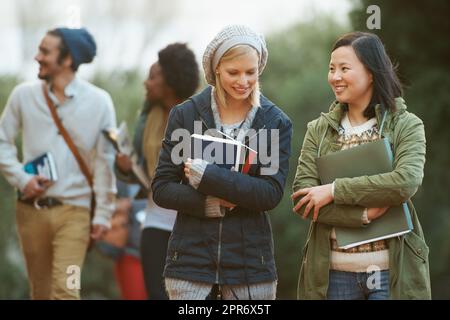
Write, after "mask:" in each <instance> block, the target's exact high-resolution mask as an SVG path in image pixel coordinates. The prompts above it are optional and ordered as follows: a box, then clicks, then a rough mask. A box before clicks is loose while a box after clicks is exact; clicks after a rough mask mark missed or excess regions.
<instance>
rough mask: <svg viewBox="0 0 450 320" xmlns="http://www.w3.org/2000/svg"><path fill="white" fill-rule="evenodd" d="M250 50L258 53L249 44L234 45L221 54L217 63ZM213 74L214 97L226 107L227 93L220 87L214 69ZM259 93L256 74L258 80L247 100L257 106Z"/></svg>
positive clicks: (247, 52) (248, 52)
mask: <svg viewBox="0 0 450 320" xmlns="http://www.w3.org/2000/svg"><path fill="white" fill-rule="evenodd" d="M252 52H255V53H256V54H258V52H257V51H256V50H255V49H254V48H253V47H251V46H249V45H238V46H235V47H233V48H231V49H230V50H228V51H227V52H225V54H224V55H223V56H222V58H220V61H219V65H220V63H221V62H222V61H230V60H233V59H235V58H237V57H239V56H243V55H246V54H250V53H252ZM257 72H258V71H257ZM214 75H215V78H216V81H215V82H216V84H215V87H216V98H217V100H218V102H219V104H220V106H223V107H225V108H226V106H227V99H226V96H227V93H226V91H225V89H224V88H223V87H222V84H221V83H220V79H218V76H219V75H218V74H217V73H216V72H215V70H214ZM260 95H261V90H260V88H259V76H258V80H256V83H255V87H254V88H253V90H252V92H251V93H250V95H249V96H248V98H247V100H248V102H249V103H250V104H251V105H252V106H259V96H260Z"/></svg>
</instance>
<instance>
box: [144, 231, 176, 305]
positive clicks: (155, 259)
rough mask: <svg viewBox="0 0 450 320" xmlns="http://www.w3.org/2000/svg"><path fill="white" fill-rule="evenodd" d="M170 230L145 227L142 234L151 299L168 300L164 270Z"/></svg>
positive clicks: (145, 272) (146, 286)
mask: <svg viewBox="0 0 450 320" xmlns="http://www.w3.org/2000/svg"><path fill="white" fill-rule="evenodd" d="M169 237H170V231H165V230H160V229H156V228H145V229H144V230H142V235H141V262H142V270H143V272H144V280H145V288H146V289H147V294H148V299H149V300H168V299H169V298H168V296H167V294H166V290H165V286H164V278H163V271H164V266H165V264H166V253H167V243H168V241H169Z"/></svg>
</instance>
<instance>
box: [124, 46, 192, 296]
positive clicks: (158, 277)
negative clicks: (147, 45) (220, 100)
mask: <svg viewBox="0 0 450 320" xmlns="http://www.w3.org/2000/svg"><path fill="white" fill-rule="evenodd" d="M198 83H199V68H198V64H197V62H196V60H195V55H194V53H193V52H192V50H190V49H189V48H188V47H187V46H186V44H183V43H173V44H170V45H168V46H167V47H165V48H164V49H162V50H161V51H159V52H158V61H157V62H155V63H154V64H152V66H151V67H150V72H149V76H148V79H147V80H146V81H145V82H144V85H145V89H146V91H147V96H146V101H145V104H144V107H143V109H142V112H141V115H140V117H139V119H138V122H137V125H136V132H135V135H134V141H133V144H134V149H135V150H136V152H137V154H138V157H139V161H141V163H142V164H143V166H144V167H145V168H146V173H147V175H148V176H149V178H150V179H152V178H153V176H154V173H155V169H156V165H157V163H158V156H159V151H160V149H161V141H162V139H163V137H164V130H165V128H166V125H167V119H168V116H169V112H170V110H171V109H172V107H173V106H175V105H177V104H179V103H181V102H183V101H184V100H185V99H187V98H188V97H189V96H191V95H192V94H194V92H195V90H196V89H197V87H198ZM116 166H117V169H118V170H116V172H117V176H118V178H119V179H124V180H126V181H128V182H136V180H137V179H136V177H134V175H133V173H132V171H131V161H130V159H129V158H128V157H127V156H126V155H123V154H118V155H117V157H116ZM141 194H142V193H141ZM138 196H139V195H138ZM141 196H144V197H148V204H147V207H146V209H145V212H146V218H145V222H144V224H143V231H142V234H141V241H140V252H141V261H142V269H143V272H144V279H145V287H146V289H147V294H148V298H149V299H156V300H165V299H167V295H166V293H165V289H164V284H163V278H162V273H163V269H164V263H165V258H166V251H167V242H168V239H169V236H170V233H171V231H172V228H173V225H174V223H175V218H176V211H174V210H168V209H165V208H161V207H160V206H158V205H157V204H155V202H154V201H153V199H152V193H151V192H150V193H149V194H146V193H144V194H143V195H141Z"/></svg>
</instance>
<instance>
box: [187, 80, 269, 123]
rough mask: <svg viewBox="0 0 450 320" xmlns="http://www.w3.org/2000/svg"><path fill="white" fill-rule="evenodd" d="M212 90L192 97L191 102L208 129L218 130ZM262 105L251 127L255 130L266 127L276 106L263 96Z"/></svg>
mask: <svg viewBox="0 0 450 320" xmlns="http://www.w3.org/2000/svg"><path fill="white" fill-rule="evenodd" d="M211 90H212V87H211V86H208V87H206V88H205V89H204V90H203V91H202V92H200V93H198V94H196V95H194V96H193V97H191V100H192V101H193V103H194V105H195V108H196V109H197V112H198V113H199V115H200V120H201V121H202V122H203V123H204V125H205V126H206V127H207V128H208V129H212V128H216V124H215V122H214V115H213V113H212V110H211ZM260 105H261V106H260V107H259V108H258V111H257V112H256V115H255V118H254V120H253V122H252V125H251V128H252V129H255V130H259V129H262V128H263V127H264V126H265V123H266V114H267V113H268V112H267V111H268V110H269V109H270V108H271V107H272V106H274V104H273V103H272V102H271V101H270V100H269V99H267V98H266V97H264V96H263V95H261V97H260Z"/></svg>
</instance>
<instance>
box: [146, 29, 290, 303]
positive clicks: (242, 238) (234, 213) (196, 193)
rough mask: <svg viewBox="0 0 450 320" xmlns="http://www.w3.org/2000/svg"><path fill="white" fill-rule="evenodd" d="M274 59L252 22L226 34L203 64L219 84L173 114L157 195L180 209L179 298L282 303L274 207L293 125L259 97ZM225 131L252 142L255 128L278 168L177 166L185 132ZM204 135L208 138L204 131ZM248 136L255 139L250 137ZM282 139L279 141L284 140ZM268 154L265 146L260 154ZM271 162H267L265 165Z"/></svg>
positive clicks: (174, 288) (169, 263)
mask: <svg viewBox="0 0 450 320" xmlns="http://www.w3.org/2000/svg"><path fill="white" fill-rule="evenodd" d="M266 61H267V49H266V44H265V42H264V38H263V37H262V36H260V35H259V34H257V33H255V32H254V31H252V30H251V29H249V28H248V27H245V26H238V25H233V26H229V27H226V28H225V29H223V30H222V31H221V32H219V34H217V35H216V37H215V38H214V39H213V40H212V41H211V43H210V44H209V45H208V47H207V49H206V51H205V53H204V56H203V68H204V71H205V77H206V80H207V82H208V83H209V84H210V85H211V86H208V87H207V88H206V89H204V90H203V91H202V92H201V93H199V94H198V95H196V96H194V97H192V98H191V99H190V100H188V101H187V102H185V103H183V104H181V105H179V106H177V107H175V108H174V109H173V110H172V112H171V114H170V117H169V123H168V126H167V130H166V135H165V138H164V140H163V147H162V152H161V154H160V158H159V164H158V167H157V170H156V174H155V177H154V179H153V185H152V189H153V199H154V200H155V202H156V203H157V204H158V205H160V206H162V207H165V208H169V209H173V210H176V211H177V212H178V215H177V220H176V223H175V226H174V230H173V232H172V235H171V238H170V241H169V248H168V251H167V259H166V266H165V271H164V276H165V283H166V288H167V290H168V294H169V298H170V299H200V300H201V299H205V298H206V297H207V296H208V295H209V294H210V292H211V289H212V288H213V286H214V285H216V286H215V288H217V289H218V292H219V294H220V296H221V297H222V298H223V299H275V297H276V284H277V273H276V267H275V260H274V252H273V240H272V232H271V226H270V222H269V217H268V213H267V210H270V209H273V208H274V207H276V206H277V204H278V203H279V202H280V200H281V198H282V195H283V189H284V185H285V181H286V176H287V173H288V158H289V155H290V142H291V122H290V120H289V118H288V117H287V116H286V115H285V114H284V113H283V112H282V111H281V110H280V109H279V108H278V107H276V106H275V105H274V103H272V102H271V101H269V100H268V99H266V98H265V97H263V96H262V95H261V94H260V92H259V75H260V74H261V73H262V71H263V69H264V66H265V64H266ZM199 126H200V127H201V128H202V131H206V130H208V129H213V128H215V129H217V130H220V131H221V132H223V133H225V134H226V135H228V136H232V137H233V138H235V139H237V140H240V141H241V142H245V136H247V134H248V133H249V131H251V130H254V131H255V132H260V131H261V130H267V133H268V134H267V135H264V138H262V137H263V135H258V134H257V135H256V137H255V139H258V140H264V141H259V142H261V143H260V144H259V145H264V147H266V148H267V149H268V150H266V151H268V153H267V154H271V151H273V153H277V154H278V155H279V157H278V158H277V159H274V161H273V162H274V163H275V164H274V166H275V168H274V169H275V170H272V171H271V172H270V173H265V172H264V171H265V170H264V166H265V164H263V163H261V161H260V160H261V159H260V158H259V156H258V159H257V161H255V163H254V164H252V165H251V166H250V169H249V172H248V174H243V173H240V172H235V171H230V170H227V169H225V168H221V167H219V166H217V165H216V164H211V163H207V162H206V161H205V160H201V159H193V160H190V159H188V160H187V161H186V162H185V163H184V165H183V163H180V164H175V162H174V158H173V156H174V155H173V154H172V151H173V150H174V147H175V146H177V144H178V143H179V142H180V141H177V140H174V138H173V136H172V133H173V132H174V131H175V130H176V129H185V130H187V131H189V133H194V127H196V128H197V127H199ZM202 133H203V132H202ZM247 137H248V136H247ZM275 137H277V138H278V137H279V139H275V140H276V143H273V144H272V141H274V139H271V138H275ZM258 151H259V150H258ZM266 165H267V164H266Z"/></svg>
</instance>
